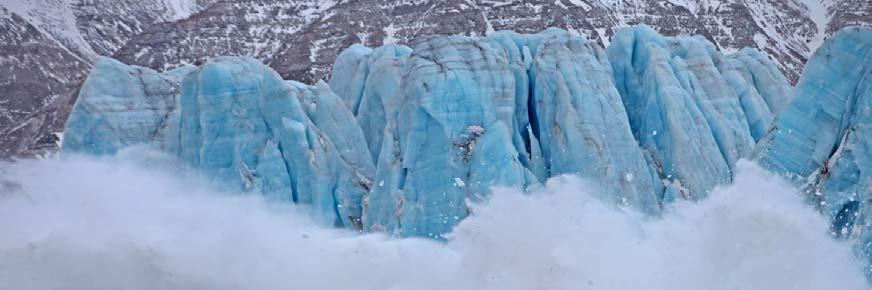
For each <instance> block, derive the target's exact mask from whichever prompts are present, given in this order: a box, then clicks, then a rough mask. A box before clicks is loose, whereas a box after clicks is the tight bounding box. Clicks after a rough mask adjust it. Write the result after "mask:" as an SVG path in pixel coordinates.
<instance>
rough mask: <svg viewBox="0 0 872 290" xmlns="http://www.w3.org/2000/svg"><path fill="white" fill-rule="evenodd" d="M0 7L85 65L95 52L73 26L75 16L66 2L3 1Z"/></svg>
mask: <svg viewBox="0 0 872 290" xmlns="http://www.w3.org/2000/svg"><path fill="white" fill-rule="evenodd" d="M0 5H2V6H4V7H6V8H7V9H9V11H11V12H13V13H15V14H17V15H19V16H21V17H22V18H24V19H25V20H26V21H27V22H29V23H30V24H31V25H33V26H34V27H36V29H38V30H39V31H41V32H42V33H43V34H44V35H46V36H47V37H50V38H53V39H54V40H55V41H57V42H58V43H59V44H60V47H63V48H64V49H68V50H70V51H71V52H72V54H73V55H75V56H78V57H80V58H82V59H84V60H86V62H90V60H93V59H94V58H95V57H96V56H97V53H95V52H94V50H93V49H92V48H91V46H90V44H88V42H87V41H86V40H85V38H84V36H82V34H81V33H79V30H78V28H77V26H76V17H75V15H73V10H72V9H73V7H72V5H71V3H69V0H3V1H2V2H0Z"/></svg>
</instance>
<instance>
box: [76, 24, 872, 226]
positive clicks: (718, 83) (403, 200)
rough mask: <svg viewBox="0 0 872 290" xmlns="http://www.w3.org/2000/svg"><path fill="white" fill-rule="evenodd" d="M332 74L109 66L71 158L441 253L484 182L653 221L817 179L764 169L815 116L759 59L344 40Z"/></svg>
mask: <svg viewBox="0 0 872 290" xmlns="http://www.w3.org/2000/svg"><path fill="white" fill-rule="evenodd" d="M855 34H856V33H855ZM852 41H853V40H850V41H848V42H849V43H856V42H852ZM834 42H837V41H834ZM836 49H837V50H838V49H841V48H836ZM845 53H846V54H852V55H857V54H855V53H854V52H850V51H849V52H845ZM852 61H857V60H852ZM818 62H820V61H818ZM812 64H813V63H812ZM810 67H811V66H810ZM834 69H835V68H834ZM857 69H858V70H860V69H862V68H857ZM809 70H810V69H809ZM867 70H868V69H867ZM332 71H333V73H332V75H331V77H330V79H329V80H327V81H326V82H325V81H320V82H318V83H316V84H314V85H307V84H302V83H299V82H295V81H291V80H283V79H281V78H280V77H279V75H278V74H277V73H275V72H274V71H272V70H271V69H270V68H268V67H266V66H264V65H263V64H261V63H260V62H259V61H257V60H256V59H253V58H250V57H219V58H214V59H211V60H209V61H208V62H206V63H205V64H203V65H201V66H199V67H193V66H185V67H182V68H179V69H176V70H172V71H167V72H163V73H160V72H155V71H152V70H149V69H146V68H140V67H135V66H127V65H124V64H121V63H119V62H117V61H114V60H111V59H107V58H102V59H100V60H98V62H97V64H96V65H95V68H94V69H93V71H92V72H91V74H90V75H89V77H88V79H87V80H86V82H85V84H84V85H83V87H82V89H81V92H80V94H79V99H78V101H77V104H76V106H75V108H74V110H73V113H72V115H71V117H70V119H69V122H68V123H67V128H66V131H65V139H64V144H63V147H62V150H63V152H64V153H84V154H93V155H110V154H113V153H115V152H117V151H118V150H121V149H122V148H124V147H129V146H149V147H153V148H155V149H158V150H161V151H163V152H166V153H169V154H171V155H173V156H176V157H177V158H178V159H179V162H180V163H182V164H184V165H185V166H189V167H191V168H194V169H197V170H198V171H199V172H201V173H202V174H203V175H205V176H207V177H208V178H209V179H211V180H213V182H214V183H216V184H219V185H222V186H224V187H225V188H227V189H228V190H230V191H236V192H249V193H259V194H261V195H263V196H266V197H268V198H270V199H273V200H279V201H284V202H287V203H293V204H301V205H305V206H306V207H310V208H312V211H313V214H314V215H315V216H316V217H318V219H319V220H321V221H322V222H323V223H325V224H328V225H332V226H337V227H348V228H353V229H357V230H362V231H366V232H387V233H389V234H392V235H397V236H421V237H430V238H434V239H444V238H445V235H446V234H448V233H450V232H451V231H452V229H453V228H454V226H455V225H456V224H458V223H459V222H460V221H461V220H463V219H465V218H466V217H468V216H469V215H470V214H471V209H470V207H469V204H470V203H471V202H472V203H475V202H477V201H481V200H485V199H487V198H488V196H489V195H491V194H492V188H493V187H510V188H519V189H534V188H541V187H542V186H543V184H544V183H545V182H546V181H547V180H549V179H550V178H552V177H556V176H560V175H575V176H578V177H582V178H584V179H585V180H588V181H590V182H591V183H593V184H595V185H596V187H597V188H598V189H599V190H596V191H595V192H596V193H597V194H598V196H597V197H598V198H599V199H601V200H603V201H607V203H608V204H610V205H612V206H615V207H627V208H632V209H634V210H638V211H641V212H644V213H646V214H648V215H651V216H660V215H662V214H663V212H664V210H665V209H666V208H667V207H668V206H669V204H670V203H673V202H675V201H676V200H690V201H698V200H700V199H702V198H704V197H705V196H707V195H708V193H709V192H711V191H712V190H713V189H715V188H716V187H718V186H720V185H726V184H729V183H730V182H732V180H733V179H734V177H735V174H736V166H737V163H738V160H740V159H750V158H755V159H756V160H758V161H759V162H761V163H763V164H769V165H767V167H772V168H776V171H778V168H781V170H780V171H778V172H784V173H791V174H793V175H795V176H810V175H812V173H813V171H814V169H815V168H818V167H813V168H812V167H811V166H807V167H809V168H799V167H796V166H793V167H790V166H786V167H785V166H781V167H779V166H780V165H777V164H780V163H779V162H781V161H784V162H787V163H790V164H793V163H791V162H794V161H791V160H790V158H792V157H789V156H772V157H767V156H768V155H771V154H768V153H767V152H783V153H779V154H782V155H783V154H785V153H789V154H788V155H793V154H799V155H803V154H805V155H809V156H811V155H813V154H809V153H804V151H802V150H799V149H794V148H793V147H792V146H794V143H796V141H794V140H788V139H785V140H784V141H779V140H781V139H784V138H785V137H778V136H779V135H778V134H780V133H779V132H781V131H780V130H779V129H778V128H793V127H790V126H798V127H796V129H799V128H803V129H806V130H808V129H809V128H811V127H808V126H805V125H803V124H800V123H795V122H794V123H791V124H792V125H779V124H781V123H782V122H785V120H790V119H791V118H793V119H797V118H804V117H805V116H807V115H808V112H806V111H803V110H798V109H797V108H796V107H797V106H799V105H797V104H798V103H802V102H810V103H812V104H816V103H814V102H813V101H796V102H793V101H792V100H793V99H794V97H795V96H796V98H797V99H803V98H812V99H814V98H816V97H815V96H817V93H815V92H808V91H810V89H803V88H804V87H803V85H802V84H803V83H802V82H801V84H800V86H799V87H798V89H797V93H796V94H794V89H793V88H792V87H791V86H790V84H789V83H788V82H787V79H786V78H785V77H784V76H783V75H782V74H781V73H780V72H779V70H778V69H777V67H776V66H775V64H773V63H772V62H771V61H770V60H769V59H767V57H766V56H765V54H763V53H761V52H759V51H756V50H752V49H743V50H740V51H737V52H735V53H732V54H724V53H722V52H721V51H719V50H718V49H717V48H716V47H715V46H714V45H713V44H711V43H710V42H709V41H708V40H706V39H704V38H702V37H695V36H673V37H668V36H663V35H660V34H658V33H657V32H655V31H654V30H653V29H651V28H650V27H647V26H644V25H640V26H633V27H628V28H625V29H623V30H621V31H618V32H617V33H616V35H615V37H614V39H613V40H612V41H611V44H610V45H609V47H607V48H603V47H601V46H599V45H598V44H596V43H595V42H592V41H590V40H588V39H586V38H585V37H584V36H581V35H578V34H576V33H573V32H569V31H565V30H561V29H554V28H552V29H548V30H545V31H542V32H540V33H536V34H519V33H515V32H510V31H499V32H494V33H491V34H489V35H487V36H463V35H450V36H431V37H423V38H421V39H419V40H418V41H417V42H414V43H413V44H411V45H410V46H404V45H385V46H382V47H376V48H368V47H365V46H362V45H352V46H350V47H349V48H347V49H346V50H344V51H343V52H341V53H340V54H339V56H338V57H337V60H336V62H335V63H334V65H333V69H332ZM857 74H858V75H861V74H862V73H861V72H857ZM867 77H868V76H867ZM809 78H810V77H809ZM804 79H805V78H804ZM843 81H844V82H845V83H846V85H845V86H847V84H848V83H851V82H854V84H856V83H857V82H862V79H861V77H857V78H854V79H844V80H843ZM803 90H805V91H806V92H803ZM804 95H808V96H805V97H804ZM843 101H844V100H831V102H832V103H831V104H828V105H833V106H835V105H838V104H844V102H843ZM821 105H823V104H821ZM803 106H804V107H802V108H808V107H809V106H811V105H803ZM827 108H829V107H827ZM791 115H795V117H790V116H791ZM776 116H778V117H776ZM840 124H841V123H840ZM840 126H841V125H840ZM773 128H774V129H773ZM828 133H832V134H836V135H838V134H839V133H838V132H837V131H836V130H832V131H828ZM810 136H811V135H810ZM758 142H759V143H760V144H761V145H757V143H758ZM857 146H860V145H857ZM761 148H762V149H761ZM766 148H774V149H772V150H768V149H766ZM785 148H786V149H785ZM828 149H831V148H828ZM849 151H850V150H848V151H844V152H845V153H846V154H848V155H844V156H853V155H851V154H856V153H849ZM840 152H841V151H840ZM851 152H853V151H851ZM779 154H775V155H779ZM806 157H807V156H803V157H802V158H806ZM851 158H854V157H851ZM782 159H783V160H782ZM772 160H774V161H772ZM785 160H786V161H785ZM806 163H808V162H806ZM773 164H775V165H773ZM791 166H792V165H791ZM855 167H856V166H855ZM834 170H836V169H835V168H834ZM842 170H843V171H847V170H849V169H842ZM834 172H835V171H834ZM835 215H838V213H836V214H835Z"/></svg>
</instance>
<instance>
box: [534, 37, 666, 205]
mask: <svg viewBox="0 0 872 290" xmlns="http://www.w3.org/2000/svg"><path fill="white" fill-rule="evenodd" d="M531 38H533V39H532V40H533V41H531V42H532V46H534V47H535V49H534V50H533V51H535V54H534V55H533V60H532V63H531V65H530V69H529V80H530V85H529V87H530V88H531V91H530V98H531V100H532V102H530V106H531V108H530V112H532V118H531V122H530V123H531V124H532V127H533V132H534V135H535V136H537V137H538V140H539V144H540V147H541V151H542V155H543V158H544V160H545V167H546V171H547V173H548V176H557V175H561V174H576V175H579V176H582V177H586V178H588V179H590V180H594V181H597V182H600V183H601V184H602V185H604V186H602V188H603V189H602V193H603V194H605V196H604V197H605V198H608V199H613V200H614V201H615V202H616V203H617V204H622V205H632V206H634V207H636V208H637V209H641V210H643V211H645V212H648V213H654V214H656V213H659V211H660V197H659V193H660V192H662V191H663V184H662V183H661V182H660V179H659V178H658V177H657V175H656V174H655V173H654V172H653V170H652V168H653V167H650V166H649V164H648V162H647V161H646V160H645V157H644V156H643V154H642V151H641V150H640V149H639V145H638V142H637V141H636V140H635V139H634V138H633V135H632V132H631V130H630V124H629V121H628V120H627V113H626V111H625V109H624V104H623V102H622V101H621V96H620V94H619V93H618V91H617V90H616V89H615V85H614V82H613V81H612V68H611V63H610V62H609V61H608V58H607V57H606V55H605V52H604V51H603V50H602V49H601V48H600V47H599V46H597V45H596V44H595V43H593V42H590V41H587V40H585V39H583V38H581V37H580V36H578V35H574V34H572V33H569V32H566V31H563V30H548V31H546V32H543V33H541V34H540V35H537V36H535V37H531Z"/></svg>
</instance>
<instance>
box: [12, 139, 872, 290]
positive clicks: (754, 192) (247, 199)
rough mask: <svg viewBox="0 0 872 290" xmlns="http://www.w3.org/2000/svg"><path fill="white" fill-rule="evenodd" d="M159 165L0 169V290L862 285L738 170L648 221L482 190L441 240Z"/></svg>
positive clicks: (763, 184)
mask: <svg viewBox="0 0 872 290" xmlns="http://www.w3.org/2000/svg"><path fill="white" fill-rule="evenodd" d="M170 164H172V162H166V160H164V158H163V157H161V156H157V155H152V154H143V153H142V152H133V153H131V152H124V153H122V154H121V155H120V156H117V157H107V158H103V159H93V158H84V157H70V156H67V158H63V159H51V160H41V161H24V162H19V163H17V164H5V165H2V167H0V289H33V290H36V289H655V290H656V289H729V290H734V289H743V290H747V289H766V290H778V289H868V286H867V285H866V284H865V283H866V282H865V280H864V278H863V275H862V273H861V271H860V265H858V263H857V262H856V261H855V260H854V259H853V258H852V255H851V253H850V247H849V245H847V244H845V243H843V242H837V241H835V240H833V239H831V238H830V237H829V234H828V233H827V229H828V223H827V221H825V220H824V219H823V218H822V217H821V216H820V215H819V214H817V213H815V212H814V211H813V210H812V209H811V208H809V207H807V206H805V205H804V204H803V203H802V202H801V200H800V198H799V197H798V195H797V193H796V192H795V190H794V189H793V188H791V187H790V186H788V185H786V183H783V182H782V181H780V179H778V178H776V177H775V176H773V175H771V174H769V173H767V172H765V171H763V170H762V169H759V168H757V167H756V166H754V165H752V164H749V163H740V164H739V167H738V168H739V171H738V175H737V178H736V180H737V181H736V183H735V184H734V185H731V186H727V187H723V188H718V189H716V190H715V191H714V192H713V194H712V195H711V196H710V197H709V198H707V199H705V200H704V201H703V202H700V203H698V204H681V203H679V204H677V205H675V206H674V208H671V209H670V210H668V211H666V214H665V215H664V216H663V217H662V218H659V219H653V220H652V219H650V218H646V217H644V216H643V215H640V214H636V213H633V212H629V211H627V210H623V209H617V208H614V207H612V206H610V205H606V204H604V203H601V202H599V201H597V199H596V198H594V197H593V196H596V192H597V189H596V186H595V185H591V184H588V183H586V182H585V181H582V180H578V179H576V178H570V177H558V178H554V179H552V180H551V181H550V182H548V184H547V185H546V186H544V188H542V189H539V190H534V192H532V193H530V194H522V193H521V192H520V191H518V190H514V189H496V190H495V192H494V195H493V197H492V198H491V199H490V201H489V202H488V203H487V204H484V205H473V206H472V210H473V213H472V215H471V216H470V217H469V218H467V219H466V220H464V221H463V222H461V223H460V225H459V226H457V228H456V229H455V231H454V232H453V233H452V234H451V235H449V239H448V241H447V242H436V241H431V240H423V239H411V238H410V239H393V238H388V237H384V236H382V235H377V234H367V235H361V234H357V233H353V232H350V231H348V230H342V229H326V228H324V227H322V226H319V225H316V224H315V223H313V222H312V221H311V219H310V218H309V215H307V214H305V213H303V212H302V211H303V209H301V208H298V209H295V208H292V207H291V205H286V204H272V203H268V202H265V201H263V200H262V199H261V198H259V197H258V196H257V195H245V196H240V195H236V194H226V193H219V192H213V191H211V190H209V189H208V188H209V186H207V185H205V184H206V183H205V182H203V181H202V180H200V178H198V177H196V176H192V175H191V174H186V173H184V172H181V171H180V170H177V169H173V168H174V167H172V165H170Z"/></svg>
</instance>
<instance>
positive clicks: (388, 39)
mask: <svg viewBox="0 0 872 290" xmlns="http://www.w3.org/2000/svg"><path fill="white" fill-rule="evenodd" d="M397 31H399V29H398V28H397V27H395V26H394V23H393V22H391V24H389V25H388V26H385V28H384V32H385V38H384V41H382V43H384V44H396V43H399V42H400V40H399V39H398V38H397V35H396V33H397Z"/></svg>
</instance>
